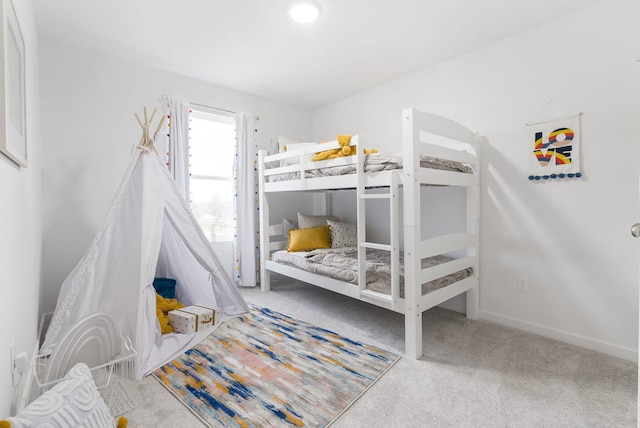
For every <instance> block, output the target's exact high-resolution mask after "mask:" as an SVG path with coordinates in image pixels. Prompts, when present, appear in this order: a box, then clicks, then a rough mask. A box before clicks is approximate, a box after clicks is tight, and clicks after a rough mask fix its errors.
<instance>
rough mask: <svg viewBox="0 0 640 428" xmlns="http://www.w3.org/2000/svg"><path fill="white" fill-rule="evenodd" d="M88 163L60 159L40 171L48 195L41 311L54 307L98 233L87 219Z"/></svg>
mask: <svg viewBox="0 0 640 428" xmlns="http://www.w3.org/2000/svg"><path fill="white" fill-rule="evenodd" d="M88 164H89V162H88V161H86V159H82V158H79V159H77V160H74V161H73V162H72V161H70V160H61V161H60V164H59V165H58V166H57V167H56V168H55V169H53V168H48V169H45V170H44V172H43V177H42V180H43V193H45V194H46V195H47V198H46V203H45V204H44V215H43V220H42V274H41V275H42V278H41V284H42V289H41V290H40V291H41V293H40V296H41V298H40V314H42V313H46V312H51V311H53V310H54V309H55V305H56V301H57V299H58V292H59V291H60V286H61V285H62V282H63V281H64V280H65V278H66V277H67V275H68V274H69V273H70V272H71V270H72V269H73V268H74V267H75V265H76V264H77V263H78V261H80V258H81V257H82V256H83V255H84V253H85V251H86V249H87V248H88V247H89V244H90V243H91V240H92V239H93V237H94V235H95V234H96V232H97V229H96V227H95V226H94V225H92V224H90V223H89V222H88V221H87V218H88V217H89V214H88V211H89V210H88V209H87V201H88V200H92V196H93V193H94V192H92V189H91V188H90V187H89V186H88V185H86V183H87V180H86V177H87V167H86V165H88ZM109 197H113V195H109ZM106 214H107V213H106V212H105V213H104V216H105V217H106Z"/></svg>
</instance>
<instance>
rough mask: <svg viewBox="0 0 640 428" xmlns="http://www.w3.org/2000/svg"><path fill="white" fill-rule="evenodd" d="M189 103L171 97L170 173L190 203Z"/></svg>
mask: <svg viewBox="0 0 640 428" xmlns="http://www.w3.org/2000/svg"><path fill="white" fill-rule="evenodd" d="M189 110H190V108H189V103H188V102H186V101H184V100H182V99H180V98H178V97H169V153H168V155H169V171H171V175H173V178H174V180H175V181H176V184H177V185H178V189H180V192H181V193H182V196H184V199H185V200H186V201H187V202H188V201H189Z"/></svg>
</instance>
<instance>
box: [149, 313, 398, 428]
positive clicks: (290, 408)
mask: <svg viewBox="0 0 640 428" xmlns="http://www.w3.org/2000/svg"><path fill="white" fill-rule="evenodd" d="M398 358H399V356H398V355H397V354H393V353H390V352H387V351H383V350H381V349H378V348H375V347H373V346H368V345H365V344H363V343H359V342H356V341H353V340H350V339H348V338H346V337H343V336H340V335H339V334H337V333H334V332H332V331H329V330H326V329H323V328H320V327H316V326H314V325H311V324H308V323H305V322H302V321H298V320H295V319H293V318H290V317H288V316H286V315H283V314H280V313H278V312H274V311H271V310H269V309H266V308H260V307H256V306H252V308H251V312H250V313H249V314H246V315H244V316H242V317H239V318H236V319H233V320H231V321H228V322H226V323H225V324H223V325H222V326H220V327H219V328H218V329H217V330H215V331H214V332H213V333H212V334H211V335H210V336H209V337H208V338H207V339H205V340H204V341H203V342H201V343H200V344H199V345H198V346H196V347H194V348H193V349H191V350H189V351H187V352H186V353H185V354H183V355H181V356H180V357H178V358H176V359H175V360H173V361H172V362H170V363H168V364H166V365H165V366H163V367H161V368H159V369H157V370H156V371H155V372H154V373H153V375H154V376H155V377H156V378H157V379H158V380H159V381H160V382H162V383H163V384H164V385H165V387H167V389H169V391H171V392H172V393H173V394H174V395H175V396H176V397H178V399H180V400H181V401H183V402H184V403H185V404H186V405H187V406H188V407H189V409H191V410H192V411H193V412H194V413H195V414H196V415H197V416H198V417H199V418H200V419H201V420H202V421H203V422H204V423H205V424H207V425H209V426H214V427H217V426H223V427H288V426H293V427H303V426H307V427H326V426H328V425H329V424H331V423H332V422H333V421H334V420H335V419H336V418H337V417H338V416H339V415H340V414H341V413H342V412H344V411H345V410H346V409H347V408H348V407H349V406H350V405H351V404H352V403H353V402H354V401H355V400H356V399H357V398H358V397H359V396H360V395H362V393H363V392H365V391H366V390H367V388H369V387H370V386H371V385H372V384H373V383H374V382H375V381H376V380H377V379H379V378H380V377H381V376H382V375H383V374H384V373H385V372H386V371H387V370H388V369H389V368H390V367H391V366H393V364H394V363H395V362H396V361H397V360H398Z"/></svg>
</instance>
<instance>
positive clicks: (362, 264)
mask: <svg viewBox="0 0 640 428" xmlns="http://www.w3.org/2000/svg"><path fill="white" fill-rule="evenodd" d="M362 158H363V160H364V156H362ZM360 167H361V165H360V160H358V168H360ZM360 172H361V171H359V172H358V188H357V192H358V206H357V212H358V214H357V215H358V278H366V252H367V249H377V250H383V251H389V252H390V253H391V254H390V256H391V294H384V293H379V292H376V291H373V290H369V289H367V288H366V281H362V280H360V281H359V283H358V284H359V287H360V296H361V298H362V299H363V300H365V301H366V300H369V299H372V300H376V301H377V302H384V303H385V304H386V306H388V308H389V309H392V310H397V308H398V300H399V298H400V245H399V244H400V236H399V235H400V228H399V223H398V215H399V197H398V188H399V177H398V172H396V171H393V172H392V173H391V174H390V179H389V186H388V191H387V193H367V188H366V185H365V182H364V180H365V178H364V174H363V173H362V174H361V173H360ZM368 199H389V244H380V243H375V242H368V241H366V228H365V219H366V205H367V204H366V201H367V200H368Z"/></svg>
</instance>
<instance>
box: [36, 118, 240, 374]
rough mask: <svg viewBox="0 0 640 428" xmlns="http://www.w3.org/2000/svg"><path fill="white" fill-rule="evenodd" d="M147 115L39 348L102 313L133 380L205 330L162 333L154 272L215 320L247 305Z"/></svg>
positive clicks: (198, 338)
mask: <svg viewBox="0 0 640 428" xmlns="http://www.w3.org/2000/svg"><path fill="white" fill-rule="evenodd" d="M154 115H155V111H154V114H152V116H151V119H150V120H147V114H146V109H145V117H144V119H145V120H144V123H143V122H142V121H141V120H140V119H139V118H138V116H137V115H136V118H138V122H139V123H140V125H141V127H142V129H143V137H142V140H141V143H140V144H139V145H138V147H137V148H136V150H135V151H134V154H133V157H132V159H131V163H130V165H129V168H128V170H127V172H126V174H125V177H124V179H123V181H122V184H121V185H120V188H119V189H118V192H117V193H116V196H115V198H114V200H113V203H112V206H111V209H110V211H109V214H108V216H107V219H106V221H105V223H104V225H103V226H102V228H101V229H100V230H99V231H98V233H97V235H96V237H95V238H94V240H93V242H92V243H91V246H90V247H89V249H88V250H87V252H86V254H85V255H84V257H83V258H82V260H80V262H79V263H78V265H77V266H76V267H75V268H74V269H73V271H72V272H71V273H70V274H69V276H68V277H67V278H66V280H65V281H64V282H63V284H62V287H61V289H60V294H59V296H58V302H57V305H56V309H55V312H54V314H53V316H52V319H51V323H50V324H49V328H48V330H47V334H46V336H45V340H44V342H43V344H42V347H41V351H40V353H41V354H48V353H51V352H52V351H53V350H54V349H55V346H56V344H57V343H59V342H60V341H61V340H62V338H63V337H64V335H65V334H66V333H67V332H68V331H69V330H70V329H71V328H72V327H73V326H74V325H75V324H76V323H77V322H78V321H80V320H82V319H84V318H85V317H87V316H89V315H91V314H94V313H97V312H107V313H109V314H111V315H112V316H113V317H114V318H115V319H116V320H117V322H118V327H119V330H120V334H121V335H122V336H127V337H129V338H130V339H131V340H132V342H133V346H134V348H135V349H136V351H137V355H136V364H135V370H136V375H135V376H136V379H139V378H141V377H142V376H145V375H146V374H148V373H150V372H151V371H153V370H154V369H156V368H157V367H159V366H161V365H162V364H164V363H166V362H167V361H170V360H171V359H173V358H174V357H176V356H177V355H179V354H181V353H182V352H184V351H185V350H187V349H189V348H191V347H192V346H194V345H195V344H197V343H199V342H200V341H201V340H202V339H204V337H206V335H207V334H209V333H210V332H211V331H210V330H208V331H207V330H205V331H204V332H198V333H196V334H192V335H187V334H168V335H164V336H163V335H162V334H161V333H160V326H159V323H158V320H157V317H156V293H155V289H154V288H153V280H154V278H155V277H163V278H173V279H175V280H176V283H177V284H176V297H177V298H178V300H180V301H181V302H182V303H184V304H186V305H192V304H194V305H201V306H207V307H213V308H216V309H217V311H216V318H217V320H218V319H220V320H222V321H225V320H227V319H229V318H231V317H234V316H237V315H240V314H242V313H245V312H247V311H248V306H247V304H246V303H245V301H244V300H243V298H242V296H240V294H238V291H237V290H236V288H235V286H234V285H233V282H232V280H231V279H230V278H229V277H228V275H227V274H226V273H225V271H224V269H223V268H222V267H221V265H220V262H219V260H218V258H217V256H216V255H215V253H214V251H213V249H212V247H211V244H210V243H209V242H208V240H207V238H206V237H205V235H204V234H203V233H202V230H201V229H200V226H199V225H198V223H197V221H196V219H195V218H194V217H193V215H192V214H191V211H190V210H189V207H188V206H187V203H186V202H185V200H184V199H183V197H182V196H181V195H180V193H179V191H178V189H177V187H176V184H175V182H174V180H173V178H172V177H171V175H170V174H169V171H168V169H167V167H166V166H165V164H164V163H163V161H162V160H161V158H160V156H159V155H158V153H157V151H156V150H155V148H154V146H153V140H154V138H155V136H156V135H157V133H158V131H159V130H160V129H161V127H162V124H163V121H161V122H160V125H159V126H158V128H157V130H156V132H155V134H154V136H153V137H150V133H149V122H151V121H153V116H154ZM163 119H164V118H163ZM217 320H216V321H217Z"/></svg>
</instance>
